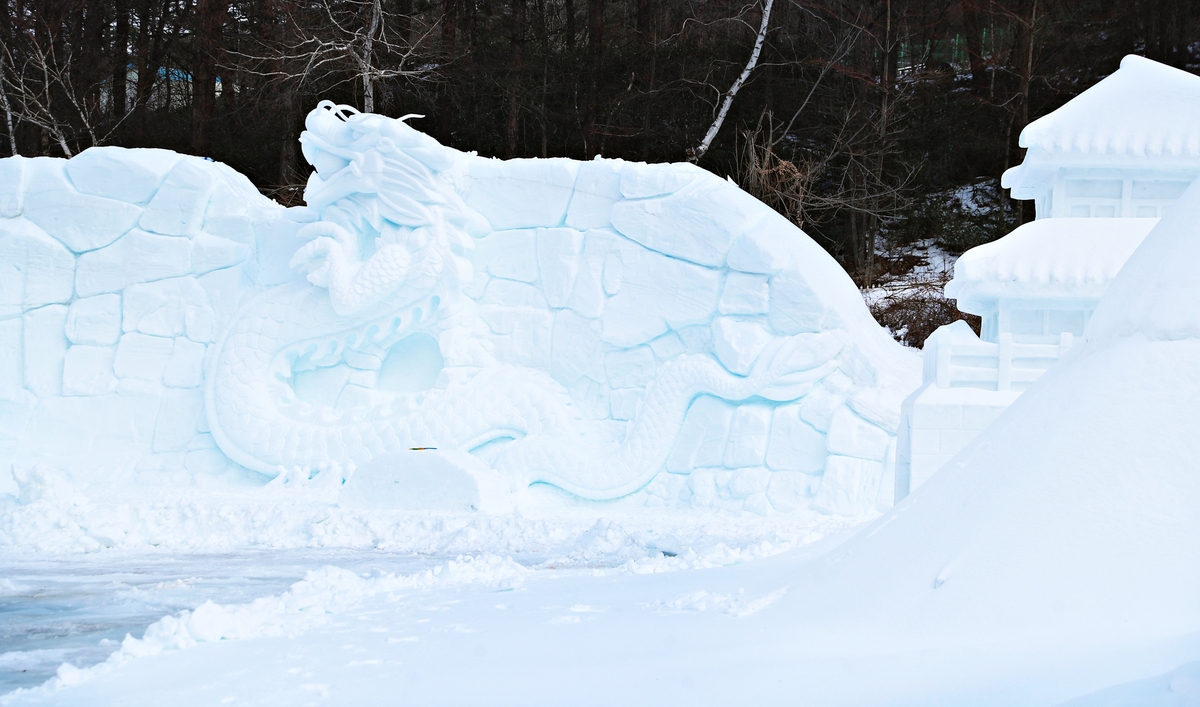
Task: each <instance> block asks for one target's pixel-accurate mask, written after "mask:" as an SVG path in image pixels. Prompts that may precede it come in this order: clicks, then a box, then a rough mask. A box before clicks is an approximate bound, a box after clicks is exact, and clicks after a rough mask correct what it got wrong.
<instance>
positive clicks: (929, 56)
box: [0, 0, 1200, 285]
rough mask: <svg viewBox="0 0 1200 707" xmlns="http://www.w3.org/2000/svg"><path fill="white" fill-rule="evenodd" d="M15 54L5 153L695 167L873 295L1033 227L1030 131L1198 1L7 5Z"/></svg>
mask: <svg viewBox="0 0 1200 707" xmlns="http://www.w3.org/2000/svg"><path fill="white" fill-rule="evenodd" d="M0 42H2V44H3V54H2V55H0V71H2V72H3V74H0V109H2V111H3V113H4V121H3V122H2V124H0V154H2V155H4V156H7V155H8V154H10V153H12V154H20V155H25V156H34V155H52V156H69V155H72V154H75V153H77V152H79V151H80V150H83V149H86V148H87V147H89V146H92V145H100V144H111V145H122V146H128V147H164V148H170V149H173V150H178V151H181V152H188V153H191V154H197V155H203V156H209V157H212V158H213V159H216V160H220V161H223V162H226V163H228V164H230V165H231V166H233V167H234V168H236V169H238V170H240V171H242V172H244V173H245V174H247V175H249V176H250V177H251V178H252V179H253V180H254V181H255V182H256V183H257V184H258V185H259V187H260V188H261V189H262V190H263V191H264V192H265V193H267V194H270V195H272V196H275V197H276V198H278V199H280V200H281V201H283V202H285V203H300V201H299V199H300V191H301V189H302V185H303V184H304V181H305V179H306V177H307V169H306V166H305V165H304V163H303V160H302V159H301V157H300V154H299V145H298V143H297V141H296V137H297V135H298V133H299V131H300V130H301V129H302V128H303V125H302V123H303V117H304V115H305V113H306V112H307V111H308V110H309V109H310V108H312V107H313V106H314V105H315V104H316V102H317V101H318V100H319V99H321V98H330V99H333V100H335V101H337V102H341V103H347V104H351V105H353V106H355V107H357V108H359V109H361V110H367V111H374V112H379V113H384V114H387V115H391V116H401V115H406V114H418V115H421V116H424V117H421V118H412V119H411V124H412V125H414V126H416V127H418V128H419V129H421V130H423V131H426V132H428V133H430V134H432V135H434V136H435V137H437V139H439V140H440V141H442V142H443V143H445V144H447V145H450V146H453V147H455V148H458V149H461V150H475V151H478V152H479V153H480V154H483V155H495V156H499V157H556V156H566V157H574V158H590V157H592V156H595V155H604V156H606V157H620V158H624V159H629V160H645V161H651V162H658V161H680V160H692V161H696V162H698V164H700V165H701V166H703V167H705V168H707V169H709V170H711V171H713V172H716V173H717V174H720V175H723V176H729V177H730V178H732V179H734V180H735V181H736V182H738V183H739V184H740V185H741V186H742V187H743V188H744V189H746V190H747V191H749V192H751V193H752V194H754V195H755V196H757V197H758V198H760V199H762V200H763V201H765V202H767V203H768V204H770V205H771V206H772V207H774V208H775V209H777V210H778V211H780V212H781V213H783V214H785V215H786V216H787V217H788V218H790V219H791V220H792V221H793V222H795V223H796V224H797V225H799V226H801V227H802V228H804V229H805V230H806V231H807V232H808V233H809V234H810V235H812V236H813V237H814V238H816V239H817V240H818V241H819V242H821V243H822V244H823V245H824V246H825V247H826V248H827V249H828V250H829V251H830V252H831V253H833V254H834V255H835V256H836V257H838V258H839V259H840V260H841V262H842V263H843V264H844V265H845V266H846V268H847V270H848V271H850V272H851V273H852V274H854V275H855V277H856V278H857V279H858V280H859V281H860V283H861V284H863V285H867V284H869V283H870V282H872V281H873V280H874V279H875V278H876V276H877V275H879V274H880V273H882V272H883V271H885V270H886V265H885V264H879V263H877V262H876V257H877V253H879V252H880V251H881V249H882V248H885V247H886V246H887V245H888V244H894V243H897V242H912V241H914V240H917V239H922V238H934V239H937V240H938V242H940V243H941V244H942V246H943V247H944V248H946V249H947V250H950V251H952V252H954V251H961V250H963V249H965V248H968V247H971V246H973V245H976V244H978V243H982V242H985V241H988V240H991V239H993V238H995V237H998V236H1000V235H1003V233H1005V232H1006V231H1007V230H1010V229H1011V228H1012V227H1013V226H1014V225H1016V224H1017V223H1020V222H1021V221H1022V220H1026V219H1029V218H1031V217H1032V209H1031V207H1030V206H1029V205H1022V204H1021V203H1019V202H1012V201H1009V200H1008V199H1006V198H1004V197H1003V196H1002V195H1001V192H1000V189H999V176H1000V174H1001V173H1002V172H1003V171H1004V170H1005V169H1006V168H1007V167H1009V166H1012V165H1014V164H1016V163H1018V162H1020V160H1021V158H1022V155H1021V150H1020V148H1019V146H1018V141H1017V139H1018V135H1019V134H1020V132H1021V129H1022V128H1023V127H1024V126H1025V125H1026V124H1027V123H1028V122H1029V121H1030V120H1032V119H1034V118H1036V117H1038V116H1041V115H1044V114H1046V113H1047V112H1049V111H1051V110H1053V109H1054V108H1056V107H1058V106H1059V105H1061V104H1062V103H1064V102H1066V101H1067V100H1069V99H1070V98H1072V97H1073V96H1075V95H1077V94H1078V93H1079V92H1081V91H1082V90H1084V89H1086V88H1087V87H1089V86H1091V85H1093V84H1094V83H1095V82H1096V81H1098V80H1099V79H1101V78H1102V77H1104V76H1105V75H1107V74H1109V73H1111V72H1112V71H1114V70H1115V69H1116V68H1117V66H1118V63H1119V62H1120V59H1121V57H1122V56H1124V55H1126V54H1130V53H1134V54H1141V55H1144V56H1147V57H1150V58H1152V59H1155V60H1157V61H1161V62H1164V63H1166V64H1170V65H1172V66H1176V67H1180V68H1184V69H1187V70H1191V71H1197V69H1198V68H1200V4H1198V3H1190V2H1173V1H1171V0H823V1H818V2H810V1H809V0H758V1H756V2H732V1H730V0H660V1H657V2H656V1H654V0H438V1H436V2H430V1H427V0H254V1H249V2H239V1H234V2H229V1H228V0H6V4H5V12H4V13H3V15H2V16H0ZM718 117H721V118H723V119H722V120H721V121H720V122H716V121H717V119H718Z"/></svg>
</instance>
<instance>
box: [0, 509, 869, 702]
mask: <svg viewBox="0 0 1200 707" xmlns="http://www.w3.org/2000/svg"><path fill="white" fill-rule="evenodd" d="M551 493H553V492H550V491H548V490H547V492H546V496H545V497H542V498H540V499H539V498H537V497H535V498H531V499H528V500H527V503H526V505H525V507H524V509H523V512H517V513H515V514H511V515H499V516H486V515H481V514H465V513H434V512H418V513H413V512H398V511H349V510H344V509H338V508H337V507H336V506H335V505H332V504H331V503H330V501H329V500H328V498H327V497H325V494H324V493H323V492H321V491H320V490H309V489H299V490H287V489H282V490H281V489H267V490H263V491H261V492H259V493H257V494H255V493H252V494H250V497H249V498H247V497H246V495H247V494H246V493H245V492H244V491H241V492H237V493H234V492H232V491H230V492H226V493H222V492H218V491H197V490H192V491H181V490H171V491H166V490H161V489H160V490H153V491H147V492H146V493H144V494H143V495H142V496H140V497H139V496H134V497H132V498H130V496H129V493H128V490H126V491H125V493H123V495H122V497H121V498H120V499H116V498H113V499H105V498H103V497H102V496H98V495H97V494H95V493H93V495H92V496H91V497H85V496H82V495H81V494H80V493H79V492H78V491H77V490H67V491H64V490H62V489H59V491H58V493H57V494H47V496H48V497H47V498H43V499H41V500H39V501H35V502H34V503H32V504H30V505H26V506H19V505H16V504H14V503H12V502H11V501H8V502H7V503H6V502H5V501H3V500H0V694H4V693H10V691H12V690H14V689H17V688H31V687H35V686H37V685H40V684H42V683H44V682H45V681H47V680H49V679H51V678H55V675H56V673H57V675H59V676H62V677H65V678H67V681H70V680H71V679H72V678H73V679H78V678H79V677H80V676H81V674H80V673H76V672H75V671H74V668H87V667H89V666H94V665H96V664H98V663H102V662H103V661H105V660H106V659H107V658H109V656H110V654H112V653H113V652H114V651H118V650H119V649H120V648H121V642H122V640H124V639H125V637H126V635H132V636H133V637H135V638H140V637H142V636H143V634H144V633H145V632H146V629H147V627H148V626H150V625H151V624H154V623H155V622H156V621H158V620H159V619H162V618H163V617H165V616H171V615H178V614H179V612H186V611H190V610H195V609H197V607H201V606H202V605H205V606H209V607H210V608H211V606H212V605H206V602H213V603H214V604H216V605H222V606H229V607H235V606H247V605H252V603H253V602H254V601H255V600H256V599H257V600H259V603H260V604H261V603H262V601H271V600H264V599H263V598H264V597H272V596H281V595H282V596H284V597H287V598H291V599H292V600H295V599H296V597H297V596H299V595H304V596H305V597H306V598H305V599H304V600H303V601H301V602H300V603H301V604H305V602H309V603H311V604H314V605H318V606H323V607H324V606H326V605H328V604H339V606H338V607H337V608H335V609H333V610H330V615H329V616H328V617H325V618H324V619H321V620H316V619H311V617H310V616H308V615H303V616H302V615H301V612H299V611H297V612H294V613H295V615H289V613H288V611H287V609H286V608H281V607H280V606H272V607H270V608H269V609H265V610H263V611H259V612H257V613H256V614H255V615H256V616H257V617H258V619H260V620H261V619H263V617H273V618H270V620H269V621H268V622H267V624H265V625H262V626H259V628H258V629H257V630H256V632H255V631H251V633H249V634H247V635H246V637H256V636H269V635H274V634H276V633H280V632H281V633H283V634H286V635H291V634H294V633H302V632H303V631H304V630H305V629H306V628H309V627H311V626H312V625H314V624H315V623H321V621H323V620H326V619H327V620H332V621H335V622H337V621H340V620H342V619H341V618H339V617H338V614H339V613H341V612H345V611H356V609H354V604H355V603H356V602H358V601H361V600H363V599H364V597H366V596H373V595H376V594H383V595H385V596H386V597H390V598H391V599H388V600H387V611H388V613H389V615H390V616H392V617H393V618H399V617H401V616H405V615H409V616H412V623H413V629H414V630H413V633H412V634H411V635H410V636H409V637H410V638H412V637H415V636H419V634H420V629H422V628H426V629H427V630H444V629H445V628H446V627H445V626H443V625H438V626H427V627H423V626H422V624H421V623H420V621H421V619H422V618H425V617H427V616H428V615H432V614H428V610H429V609H431V608H436V607H439V606H443V607H448V606H451V605H453V604H454V603H455V602H459V601H462V600H463V599H464V596H467V595H470V596H475V597H476V598H477V599H478V596H483V597H484V599H486V600H487V601H491V598H494V597H493V595H492V593H493V592H496V591H505V590H512V589H514V588H516V587H518V586H520V585H521V584H524V583H525V582H526V581H527V580H532V581H535V582H541V581H543V580H545V581H548V582H554V581H557V580H562V579H568V578H582V577H589V578H590V577H592V576H593V575H595V576H599V577H612V576H618V575H626V574H639V573H652V572H667V571H673V570H683V569H697V568H708V567H717V566H724V565H734V564H739V563H743V562H747V561H750V560H754V559H758V558H762V557H766V556H770V555H774V554H777V553H780V552H783V551H786V550H788V549H791V548H796V547H801V546H805V545H807V544H809V543H811V542H813V541H815V540H818V539H820V538H822V537H824V536H826V535H828V534H831V533H834V534H836V533H838V532H839V531H842V530H845V529H846V528H849V527H854V526H856V525H857V523H858V522H860V521H861V520H863V519H857V520H856V519H846V518H836V517H830V516H822V515H817V514H796V515H787V516H783V515H779V516H774V517H772V518H770V519H767V518H762V517H760V516H756V515H753V514H749V513H741V512H729V511H711V512H706V513H697V512H696V511H693V510H688V511H678V512H675V511H664V510H663V509H661V508H658V509H650V508H644V507H637V506H634V505H632V504H628V503H626V504H620V503H616V504H613V503H609V504H587V503H584V504H579V505H578V506H576V507H563V505H562V502H561V499H560V498H558V497H553V498H552V497H550V494H551ZM8 498H10V499H11V497H8ZM64 550H65V551H64ZM306 578H307V582H305V581H302V580H305V579H306ZM331 578H332V581H333V585H332V586H331V585H328V583H329V582H330V581H331ZM360 578H361V579H360ZM347 579H349V582H350V584H349V585H347V584H346V581H347ZM314 581H315V582H316V583H318V584H320V583H321V582H326V584H327V586H326V587H325V588H324V590H323V591H324V595H323V598H317V599H312V596H311V595H312V594H313V592H314V591H315V592H316V593H317V594H321V591H322V590H314V589H313V586H312V585H313V582H314ZM575 581H581V580H579V579H576V580H575ZM582 581H585V582H586V581H588V580H582ZM592 581H594V580H592ZM297 582H300V584H299V585H296V586H295V587H293V585H294V584H295V583H297ZM360 582H361V584H360ZM479 592H483V594H479ZM393 599H394V601H393ZM569 599H570V598H569V596H567V597H563V601H568V602H569ZM753 600H754V598H749V599H747V598H745V597H736V596H732V595H731V596H720V597H718V596H713V597H704V596H697V597H691V598H687V599H686V600H684V601H683V603H684V604H689V605H699V606H700V607H701V608H703V607H705V606H707V605H712V606H714V607H717V608H719V609H721V610H723V611H730V612H736V611H739V610H742V611H744V610H746V606H747V605H748V602H751V603H752V602H753ZM395 602H399V603H398V604H397V603H395ZM285 603H286V602H285ZM493 603H497V604H503V599H497V600H496V601H495V602H493ZM302 608H304V609H309V608H311V606H308V605H307V604H305V606H303V607H302ZM575 608H578V607H575ZM693 608H694V607H693ZM277 609H278V610H279V612H276V610H277ZM377 610H378V609H377ZM201 613H202V612H201ZM320 613H321V614H322V615H324V612H320ZM368 613H369V612H368ZM560 613H561V616H559V615H556V616H555V617H553V618H555V619H562V620H564V621H568V622H570V621H574V620H581V619H586V618H588V616H589V615H588V612H582V611H571V610H570V607H568V608H567V609H564V610H563V611H562V612H560ZM563 617H565V618H563ZM159 626H160V628H161V626H162V625H161V624H159ZM375 629H378V630H380V631H382V629H379V627H373V628H372V629H371V630H375ZM371 630H367V631H366V632H365V633H364V636H368V637H374V638H380V639H381V640H383V639H387V638H395V637H394V636H375V635H374V634H372V633H371ZM196 631H197V632H199V633H203V629H196ZM177 639H178V636H175V637H174V638H172V639H169V640H167V641H166V642H165V643H163V645H162V646H160V648H161V647H171V648H174V647H183V646H182V645H178V641H177ZM172 640H174V641H176V643H175V644H172V643H171V641H172ZM346 640H348V641H350V640H351V639H349V638H347V639H346ZM376 642H379V641H376ZM134 643H137V642H134ZM185 643H186V641H185ZM384 644H385V645H386V641H384ZM347 650H349V649H347ZM125 652H126V653H128V652H129V650H128V649H126V651H125ZM134 652H135V653H136V652H137V649H136V648H135V649H134ZM121 659H122V657H121V656H118V657H117V658H114V661H119V660H121ZM363 660H366V661H368V664H369V661H371V660H377V657H374V656H366V657H365V658H363ZM64 663H65V664H67V666H68V667H64V668H61V669H60V665H63V664H64ZM62 681H63V680H62V679H61V678H55V679H54V681H53V682H54V683H55V684H57V683H59V682H62ZM286 682H288V683H289V684H292V685H293V687H296V688H297V689H300V688H299V687H298V686H299V685H301V684H302V683H304V681H303V680H301V679H299V678H293V677H288V678H287V679H286ZM304 684H306V683H304ZM52 694H53V691H51V692H49V693H46V694H44V695H42V697H45V698H49V697H50V696H51V695H52ZM25 696H26V697H30V698H32V697H35V696H36V695H31V694H29V693H26V694H25ZM14 697H17V695H12V694H10V695H9V698H8V699H12V698H14ZM0 701H4V702H7V700H5V699H4V698H0Z"/></svg>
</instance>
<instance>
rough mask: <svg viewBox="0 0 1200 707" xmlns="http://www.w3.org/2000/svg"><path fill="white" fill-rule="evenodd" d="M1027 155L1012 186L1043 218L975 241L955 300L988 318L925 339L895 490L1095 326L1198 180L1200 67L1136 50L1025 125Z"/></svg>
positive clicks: (900, 443) (969, 435) (958, 444)
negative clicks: (1168, 62)
mask: <svg viewBox="0 0 1200 707" xmlns="http://www.w3.org/2000/svg"><path fill="white" fill-rule="evenodd" d="M1020 144H1021V146H1022V147H1024V148H1027V153H1026V155H1025V161H1024V162H1023V163H1021V164H1020V165H1018V166H1016V167H1013V168H1012V169H1009V170H1008V171H1007V172H1005V173H1004V176H1003V178H1002V179H1001V185H1002V186H1004V187H1005V188H1007V189H1010V190H1011V192H1012V195H1013V197H1014V198H1016V199H1032V200H1033V202H1034V205H1035V211H1036V220H1034V221H1032V222H1030V223H1027V224H1024V225H1022V226H1020V227H1018V228H1017V229H1016V230H1014V231H1013V232H1012V233H1009V234H1008V235H1007V236H1005V237H1003V238H1001V239H1000V240H998V241H995V242H993V243H988V244H985V245H982V246H980V247H978V248H973V249H971V250H969V251H967V252H966V253H964V254H963V255H962V257H961V258H959V260H958V262H956V263H955V266H954V278H953V279H952V280H951V281H950V282H949V283H948V284H947V285H946V296H947V297H950V298H952V299H955V300H957V304H958V308H959V309H960V310H961V311H963V312H967V313H970V314H976V315H979V317H981V319H982V326H981V331H980V335H979V336H976V335H975V333H974V332H973V331H972V330H971V328H970V327H969V326H968V325H967V324H966V323H965V322H962V321H959V322H955V323H953V324H950V325H948V326H944V327H941V328H940V329H938V330H937V331H935V332H934V333H933V334H932V335H931V336H930V337H929V339H928V340H927V341H926V342H925V350H924V359H925V367H924V382H923V384H922V386H921V387H920V388H918V389H917V391H916V392H914V393H913V394H912V395H910V396H909V397H908V398H907V399H906V400H905V401H904V406H903V410H902V420H901V423H900V430H899V435H898V438H897V460H896V500H897V501H899V500H900V499H901V498H903V497H904V496H906V495H907V494H908V493H909V491H911V490H912V489H913V488H916V487H917V486H918V485H920V484H921V483H922V482H923V481H924V480H926V479H928V478H929V477H930V475H932V474H933V473H934V472H935V471H937V470H938V469H939V468H941V466H942V465H943V464H945V463H947V462H948V461H950V459H951V458H952V457H953V456H954V455H955V454H957V453H958V451H959V450H961V449H962V448H963V447H965V446H966V445H967V443H968V442H970V441H971V440H972V439H974V437H975V436H976V435H977V434H978V433H979V432H980V431H981V430H982V429H983V428H984V427H986V426H987V425H988V424H990V423H991V422H992V420H994V419H995V418H996V417H997V416H998V415H999V414H1000V413H1001V412H1003V411H1004V409H1005V408H1006V407H1008V405H1010V404H1011V403H1012V402H1013V401H1014V400H1015V399H1016V398H1017V396H1019V395H1020V394H1021V391H1023V390H1025V389H1026V388H1027V387H1029V385H1030V384H1032V383H1033V382H1034V381H1035V380H1037V378H1038V377H1039V376H1041V375H1042V373H1043V372H1045V371H1046V370H1047V369H1048V368H1049V367H1050V366H1051V365H1052V364H1053V363H1054V362H1055V361H1056V360H1057V359H1058V358H1059V357H1060V356H1062V355H1063V354H1064V353H1065V352H1066V351H1067V350H1068V349H1070V348H1071V346H1072V345H1073V344H1074V342H1075V341H1076V339H1077V338H1079V337H1081V336H1082V335H1083V333H1084V327H1085V326H1086V324H1087V322H1088V319H1089V318H1090V317H1091V314H1092V310H1093V309H1094V308H1095V306H1096V303H1097V302H1098V301H1099V300H1100V296H1101V295H1102V294H1103V293H1104V291H1105V290H1106V289H1107V287H1108V284H1109V282H1110V281H1111V280H1112V279H1113V277H1115V276H1116V274H1117V271H1119V270H1120V269H1121V266H1122V265H1123V264H1124V263H1125V260H1126V259H1127V258H1128V257H1129V256H1130V255H1131V254H1132V253H1133V251H1134V250H1135V249H1136V248H1137V247H1138V245H1139V244H1141V242H1142V239H1143V238H1145V237H1146V234H1148V233H1149V232H1150V229H1151V228H1153V227H1154V225H1155V224H1156V223H1158V218H1159V217H1160V216H1162V215H1163V214H1164V213H1165V212H1166V211H1167V210H1168V209H1170V208H1171V205H1172V204H1174V203H1175V201H1176V200H1177V199H1178V198H1179V197H1180V195H1182V194H1183V192H1184V190H1185V189H1187V187H1188V185H1189V184H1191V182H1192V181H1193V180H1195V179H1196V177H1197V176H1200V77H1197V76H1194V75H1192V74H1189V73H1187V72H1184V71H1180V70H1178V69H1173V68H1171V67H1168V66H1165V65H1163V64H1159V63H1157V62H1154V61H1150V60H1149V59H1144V58H1142V57H1138V56H1127V57H1125V59H1124V60H1123V61H1122V62H1121V68H1120V69H1119V70H1118V71H1116V72H1115V73H1113V74H1112V75H1110V76H1108V77H1107V78H1105V79H1104V80H1102V81H1100V82H1099V83H1098V84H1096V85H1095V86H1093V87H1091V88H1090V89H1088V90H1087V91H1084V92H1083V93H1082V94H1080V95H1079V96H1077V97H1076V98H1075V99H1073V100H1071V101H1070V102H1068V103H1067V104H1066V105H1064V106H1062V107H1061V108H1059V109H1058V110H1056V111H1054V112H1053V113H1050V114H1049V115H1047V116H1045V117H1043V118H1040V119H1038V120H1036V121H1034V122H1032V123H1030V124H1029V125H1028V126H1027V127H1026V128H1025V130H1024V131H1022V133H1021V137H1020Z"/></svg>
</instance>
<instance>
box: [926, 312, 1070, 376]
mask: <svg viewBox="0 0 1200 707" xmlns="http://www.w3.org/2000/svg"><path fill="white" fill-rule="evenodd" d="M958 324H961V325H962V326H961V327H959V326H956V325H958ZM964 329H965V330H966V331H965V332H964V331H963V330H964ZM998 339H999V341H998V342H997V343H994V344H993V343H989V342H986V341H980V340H979V339H978V338H977V337H976V336H975V332H973V331H971V330H970V328H969V327H968V326H967V324H966V323H965V322H955V323H954V324H951V325H949V326H946V327H942V328H940V329H938V330H937V331H936V332H934V335H933V336H931V337H929V340H928V341H926V342H925V351H924V358H925V380H926V381H931V380H932V381H935V382H936V385H937V387H939V388H978V389H980V390H1024V389H1026V388H1028V387H1029V385H1030V384H1031V383H1033V382H1034V381H1035V380H1037V379H1038V378H1039V377H1040V376H1041V375H1042V374H1043V373H1045V372H1046V370H1047V369H1049V368H1050V366H1051V365H1053V364H1054V362H1055V361H1057V360H1058V359H1059V357H1061V356H1062V355H1063V354H1065V353H1066V352H1067V351H1068V350H1069V349H1070V348H1071V346H1073V345H1074V343H1075V338H1074V336H1073V335H1072V334H1071V333H1069V332H1063V333H1062V334H1060V335H1059V341H1058V343H1057V344H1018V343H1014V342H1013V339H1012V334H1010V333H1003V334H1000V335H999V337H998Z"/></svg>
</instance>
